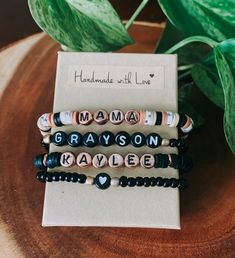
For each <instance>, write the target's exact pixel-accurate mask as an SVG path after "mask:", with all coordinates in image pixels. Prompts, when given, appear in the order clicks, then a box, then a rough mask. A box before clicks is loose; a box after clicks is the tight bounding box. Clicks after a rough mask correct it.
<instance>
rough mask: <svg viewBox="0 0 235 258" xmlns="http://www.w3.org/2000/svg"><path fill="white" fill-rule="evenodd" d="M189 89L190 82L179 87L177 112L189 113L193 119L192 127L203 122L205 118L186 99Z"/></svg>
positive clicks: (190, 86) (190, 88) (190, 87)
mask: <svg viewBox="0 0 235 258" xmlns="http://www.w3.org/2000/svg"><path fill="white" fill-rule="evenodd" d="M191 90H192V84H186V85H184V86H182V87H180V89H179V96H178V100H179V112H181V113H185V114H187V115H189V116H190V117H191V118H192V119H193V122H194V127H195V128H196V127H199V126H202V125H203V124H205V119H204V117H202V115H201V114H199V113H198V112H197V111H196V110H195V108H194V107H193V106H192V105H191V104H190V103H189V101H188V98H189V94H190V92H191Z"/></svg>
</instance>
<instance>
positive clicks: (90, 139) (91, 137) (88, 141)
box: [83, 132, 99, 148]
mask: <svg viewBox="0 0 235 258" xmlns="http://www.w3.org/2000/svg"><path fill="white" fill-rule="evenodd" d="M98 143H99V137H98V135H97V134H96V133H93V132H87V133H85V134H84V135H83V144H84V146H86V147H89V148H92V147H95V146H96V145H97V144H98Z"/></svg>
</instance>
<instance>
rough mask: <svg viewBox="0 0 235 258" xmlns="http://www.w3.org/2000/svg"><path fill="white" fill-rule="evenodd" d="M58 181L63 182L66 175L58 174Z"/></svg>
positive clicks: (63, 173)
mask: <svg viewBox="0 0 235 258" xmlns="http://www.w3.org/2000/svg"><path fill="white" fill-rule="evenodd" d="M59 180H60V181H62V182H63V181H65V180H66V173H65V172H59Z"/></svg>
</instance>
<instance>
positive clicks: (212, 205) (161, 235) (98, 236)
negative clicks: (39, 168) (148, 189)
mask: <svg viewBox="0 0 235 258" xmlns="http://www.w3.org/2000/svg"><path fill="white" fill-rule="evenodd" d="M160 32H161V29H159V28H157V27H151V28H150V27H148V28H145V27H142V26H134V28H133V29H131V34H132V35H133V36H134V38H135V39H136V41H137V44H136V45H134V46H131V47H126V48H125V49H123V50H122V51H123V52H151V50H152V49H153V47H154V42H155V41H156V40H157V38H158V37H159V35H160ZM58 49H59V46H58V44H56V43H55V42H54V41H52V40H51V39H50V38H49V37H47V36H45V35H44V34H38V35H34V36H32V37H30V38H27V39H25V40H22V41H20V42H18V43H16V44H14V45H13V46H11V47H9V48H7V49H6V50H4V51H2V52H1V53H0V67H1V69H0V82H1V83H0V86H1V91H2V96H1V103H0V108H1V119H0V133H1V134H0V135H1V145H0V146H1V158H0V160H1V180H0V196H1V197H0V198H1V200H0V257H4V258H5V257H11V258H12V257H14V258H15V257H31V258H32V257H37V258H38V257H164V258H166V257H216V258H217V257H220V258H221V257H226V258H228V257H235V249H234V247H235V235H234V225H235V217H234V214H235V200H234V196H235V158H234V156H233V155H232V154H231V152H230V151H229V149H228V147H227V144H226V142H225V138H224V134H223V129H222V118H223V114H222V111H221V110H219V109H218V108H217V107H215V106H214V105H212V104H211V103H210V102H209V101H208V100H207V99H206V98H205V97H204V96H203V95H202V94H201V93H200V92H199V91H198V90H197V89H196V88H195V89H194V90H193V94H192V96H191V98H192V102H193V103H194V106H195V107H196V108H197V109H198V110H199V111H200V112H201V113H202V114H203V115H204V116H205V117H206V119H207V124H206V126H204V127H203V128H200V129H198V130H195V131H194V132H193V133H192V135H191V136H190V150H189V154H190V155H191V156H193V158H194V161H195V166H194V169H193V171H192V172H191V173H190V174H188V175H186V176H185V177H186V178H187V179H188V180H189V182H190V188H189V189H188V190H185V191H184V192H182V194H181V223H182V230H180V231H177V230H163V229H161V230H160V229H159V230H158V229H128V228H125V229H123V228H84V227H82V228H79V227H77V228H68V227H67V228H66V227H58V228H56V227H55V228H42V227H41V218H42V208H43V197H44V186H43V185H42V184H40V183H38V182H37V181H36V180H35V174H36V173H35V169H34V168H33V164H32V161H33V158H34V156H35V154H37V153H40V152H42V149H41V147H40V144H39V139H40V135H39V132H38V130H37V128H36V121H37V118H38V117H39V115H40V114H42V113H44V112H48V111H51V110H52V102H53V91H54V82H55V69H56V56H57V55H56V52H57V50H58Z"/></svg>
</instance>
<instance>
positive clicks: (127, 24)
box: [125, 0, 149, 30]
mask: <svg viewBox="0 0 235 258" xmlns="http://www.w3.org/2000/svg"><path fill="white" fill-rule="evenodd" d="M148 2H149V0H143V1H142V2H141V4H140V5H139V6H138V8H137V9H136V11H135V12H134V14H133V15H132V16H131V18H130V19H129V21H128V22H127V23H126V25H125V28H126V29H127V30H128V29H129V28H130V27H131V25H132V23H133V21H134V20H135V19H136V17H137V16H138V15H139V14H140V13H141V11H142V10H143V9H144V7H145V5H146V4H147V3H148Z"/></svg>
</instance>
